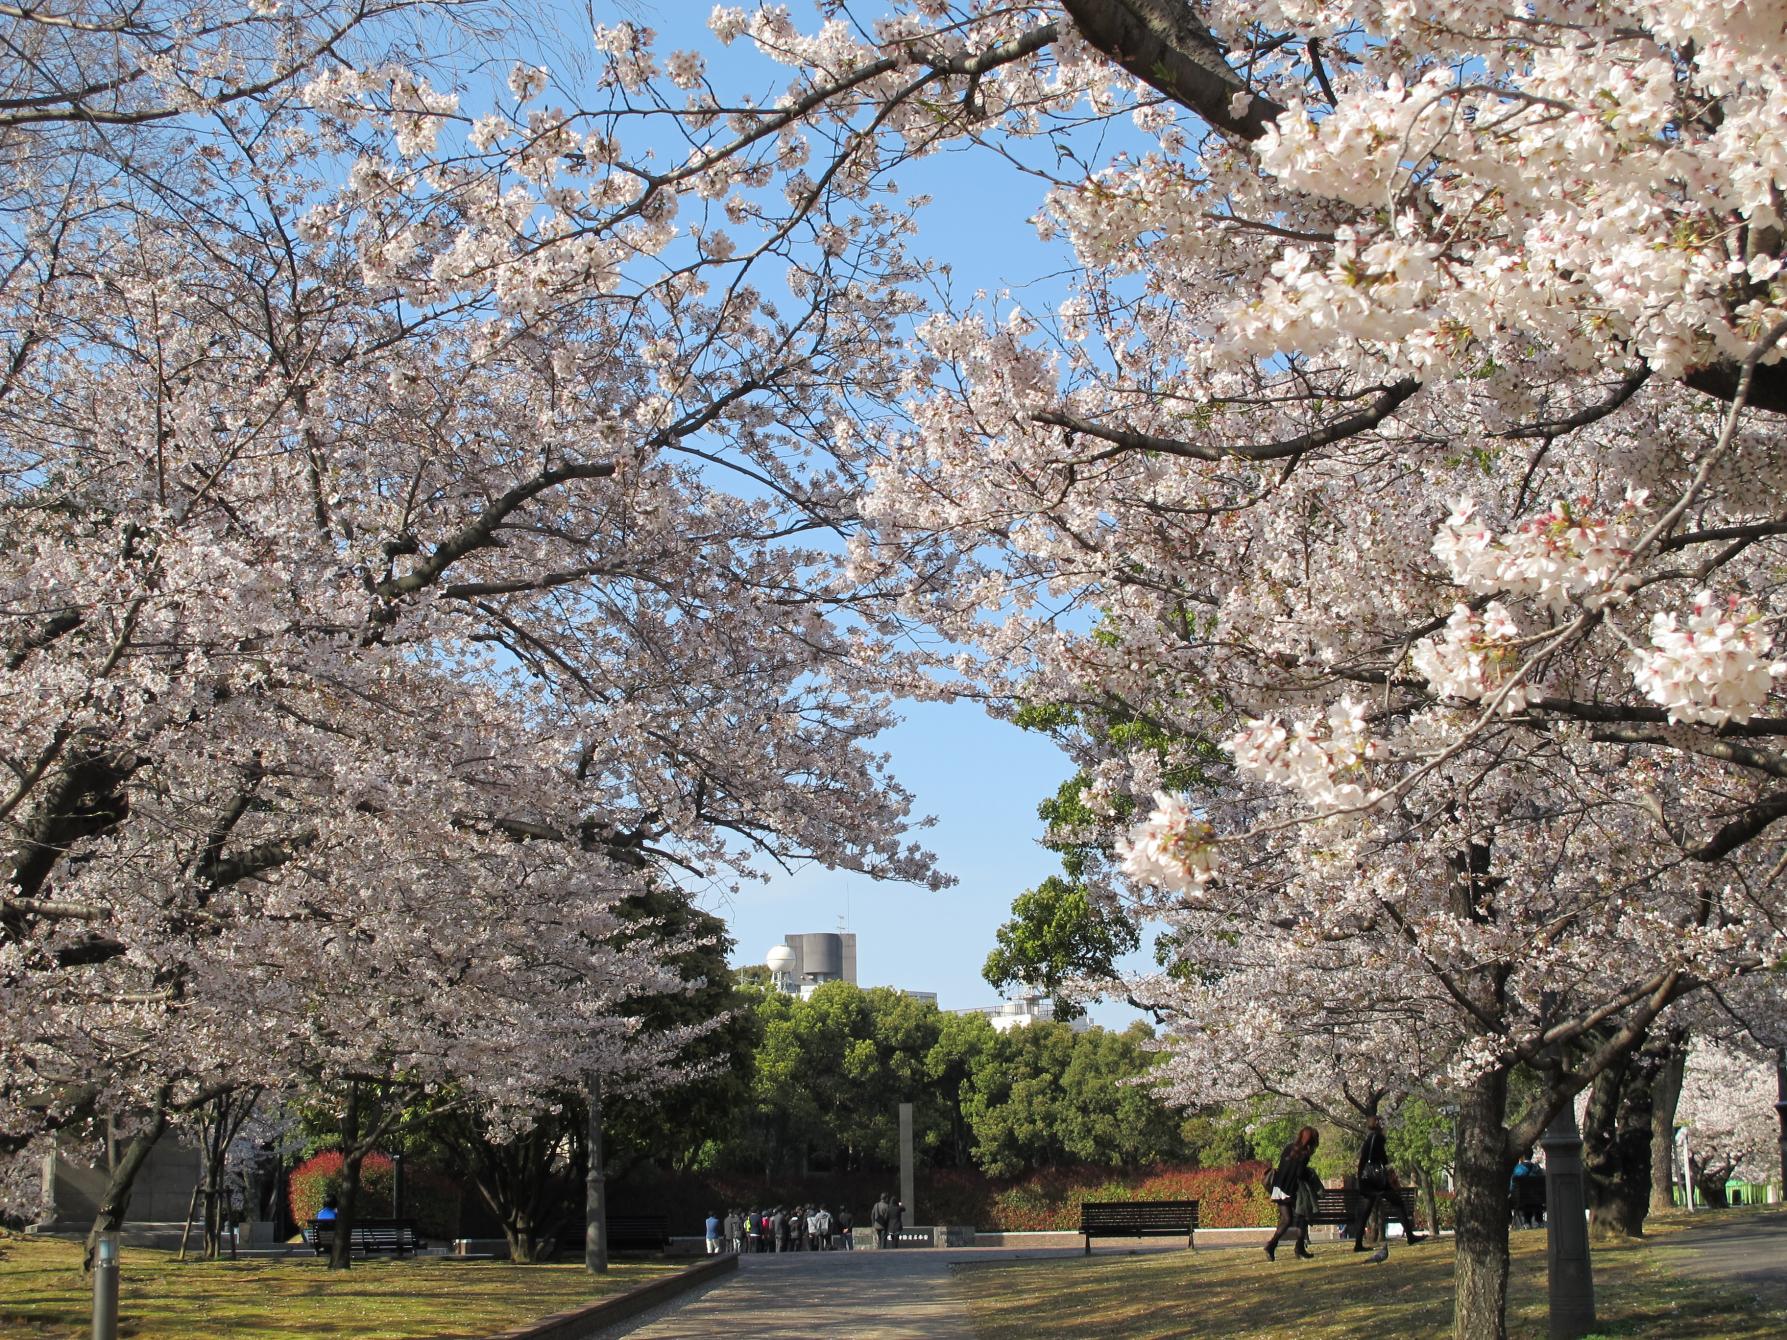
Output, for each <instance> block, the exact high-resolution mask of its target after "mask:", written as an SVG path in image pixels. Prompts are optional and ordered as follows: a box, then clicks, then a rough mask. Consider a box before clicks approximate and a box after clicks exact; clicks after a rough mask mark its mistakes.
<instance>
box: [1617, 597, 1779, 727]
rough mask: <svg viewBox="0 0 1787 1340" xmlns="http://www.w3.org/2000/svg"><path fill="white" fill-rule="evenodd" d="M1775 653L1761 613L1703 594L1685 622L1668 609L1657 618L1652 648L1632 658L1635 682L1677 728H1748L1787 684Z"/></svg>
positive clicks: (1653, 623) (1652, 626)
mask: <svg viewBox="0 0 1787 1340" xmlns="http://www.w3.org/2000/svg"><path fill="white" fill-rule="evenodd" d="M1773 646H1774V639H1773V638H1772V637H1771V636H1770V635H1769V632H1768V630H1767V627H1766V625H1764V623H1763V622H1762V619H1761V617H1760V615H1759V614H1758V613H1757V612H1756V611H1755V610H1754V609H1746V608H1745V607H1744V606H1743V604H1742V602H1740V601H1738V600H1736V599H1735V598H1733V599H1730V600H1723V601H1721V600H1718V599H1716V598H1715V597H1714V596H1713V594H1712V593H1711V592H1710V591H1701V592H1699V593H1698V594H1697V595H1695V597H1694V600H1693V603H1692V604H1691V605H1690V606H1689V608H1688V612H1687V616H1686V618H1685V619H1683V618H1678V616H1677V615H1676V613H1675V612H1674V611H1665V610H1659V611H1658V612H1657V613H1656V614H1653V615H1652V616H1651V623H1650V646H1649V647H1648V648H1644V649H1634V650H1633V652H1632V653H1631V670H1632V678H1633V680H1634V681H1636V683H1637V685H1638V687H1639V688H1640V689H1642V690H1643V691H1644V694H1645V696H1646V697H1648V698H1649V699H1650V700H1651V701H1652V702H1654V703H1656V704H1657V705H1658V706H1660V707H1663V708H1665V709H1667V710H1668V713H1669V719H1670V720H1671V721H1692V722H1704V723H1706V724H1708V725H1711V726H1723V725H1724V724H1725V723H1726V722H1728V721H1735V722H1738V723H1739V724H1743V723H1745V722H1748V721H1749V720H1750V718H1751V717H1753V716H1755V715H1756V713H1757V712H1759V711H1761V710H1762V708H1763V705H1764V704H1765V703H1766V702H1767V701H1768V696H1769V694H1770V693H1771V692H1773V690H1774V687H1775V683H1776V681H1777V680H1779V679H1781V678H1783V677H1787V661H1778V660H1776V661H1771V660H1769V659H1768V657H1769V653H1770V651H1771V650H1772V649H1773Z"/></svg>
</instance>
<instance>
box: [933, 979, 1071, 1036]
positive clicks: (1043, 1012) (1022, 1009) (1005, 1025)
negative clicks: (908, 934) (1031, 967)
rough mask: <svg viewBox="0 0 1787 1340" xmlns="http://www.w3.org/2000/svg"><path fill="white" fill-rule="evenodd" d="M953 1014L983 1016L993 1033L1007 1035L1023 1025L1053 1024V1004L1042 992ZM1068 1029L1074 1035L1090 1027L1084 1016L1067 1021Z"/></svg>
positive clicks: (1032, 990) (1030, 992)
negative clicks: (1070, 1029) (1071, 1030)
mask: <svg viewBox="0 0 1787 1340" xmlns="http://www.w3.org/2000/svg"><path fill="white" fill-rule="evenodd" d="M952 1013H955V1014H984V1015H985V1016H986V1017H987V1022H988V1023H990V1024H992V1026H993V1028H994V1030H995V1031H997V1032H1000V1033H1008V1032H1010V1031H1011V1030H1012V1029H1014V1028H1022V1027H1023V1026H1024V1025H1025V1024H1034V1023H1053V1022H1055V1002H1054V1001H1053V1000H1052V999H1051V998H1050V997H1048V996H1046V995H1044V994H1043V993H1042V992H1040V991H1037V990H1034V989H1031V990H1027V991H1025V992H1024V993H1023V994H1022V995H1017V996H1013V997H1011V999H1009V1000H1002V1001H1000V1002H999V1003H998V1004H997V1005H980V1006H976V1007H975V1008H973V1009H968V1010H955V1011H952ZM1068 1027H1070V1028H1072V1029H1073V1031H1074V1032H1076V1033H1084V1032H1085V1031H1086V1029H1087V1028H1088V1027H1090V1025H1089V1024H1088V1023H1087V1022H1086V1019H1085V1016H1083V1015H1082V1016H1081V1017H1080V1018H1078V1019H1072V1020H1069V1021H1068Z"/></svg>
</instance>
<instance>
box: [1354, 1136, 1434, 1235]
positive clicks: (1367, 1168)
mask: <svg viewBox="0 0 1787 1340" xmlns="http://www.w3.org/2000/svg"><path fill="white" fill-rule="evenodd" d="M1380 1204H1383V1205H1388V1206H1390V1207H1391V1208H1392V1209H1394V1210H1395V1211H1396V1213H1397V1214H1398V1215H1400V1216H1401V1218H1402V1226H1403V1228H1404V1229H1406V1230H1407V1231H1408V1235H1409V1241H1410V1242H1411V1243H1416V1242H1419V1241H1421V1237H1422V1235H1421V1234H1419V1233H1417V1232H1415V1221H1414V1220H1413V1219H1411V1218H1409V1207H1408V1202H1407V1201H1406V1200H1404V1199H1403V1198H1402V1188H1401V1187H1399V1186H1398V1185H1397V1184H1396V1170H1395V1169H1394V1168H1392V1167H1391V1166H1390V1149H1389V1146H1388V1145H1386V1144H1385V1143H1384V1121H1383V1118H1382V1117H1380V1116H1378V1115H1377V1114H1376V1113H1373V1114H1372V1115H1371V1117H1370V1118H1369V1119H1368V1120H1367V1121H1366V1123H1365V1142H1364V1143H1363V1144H1361V1145H1360V1146H1359V1205H1358V1209H1357V1210H1355V1211H1354V1214H1353V1219H1352V1222H1351V1223H1350V1224H1348V1225H1347V1232H1348V1233H1349V1234H1350V1235H1351V1237H1352V1239H1353V1250H1354V1251H1356V1252H1362V1251H1364V1250H1365V1226H1366V1225H1367V1224H1369V1223H1370V1222H1371V1216H1372V1214H1373V1212H1375V1211H1376V1209H1377V1207H1378V1206H1379V1205H1380ZM1389 1258H1390V1239H1389V1238H1388V1237H1387V1236H1386V1237H1385V1239H1384V1241H1383V1245H1382V1246H1380V1247H1379V1248H1378V1249H1377V1252H1376V1253H1375V1254H1374V1255H1373V1256H1372V1258H1371V1259H1372V1260H1373V1261H1387V1260H1388V1259H1389Z"/></svg>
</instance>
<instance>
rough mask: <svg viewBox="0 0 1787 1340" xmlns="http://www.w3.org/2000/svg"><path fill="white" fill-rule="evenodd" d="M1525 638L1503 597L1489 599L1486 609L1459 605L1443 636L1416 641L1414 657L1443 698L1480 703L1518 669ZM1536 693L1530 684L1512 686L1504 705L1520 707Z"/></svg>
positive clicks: (1513, 708)
mask: <svg viewBox="0 0 1787 1340" xmlns="http://www.w3.org/2000/svg"><path fill="white" fill-rule="evenodd" d="M1520 641H1521V639H1520V629H1519V627H1518V626H1517V625H1516V624H1515V622H1514V619H1513V616H1512V615H1510V614H1509V613H1508V611H1507V609H1506V608H1505V607H1504V606H1503V605H1502V604H1501V603H1500V602H1499V601H1494V600H1492V601H1490V602H1489V603H1488V604H1487V605H1485V606H1484V607H1483V610H1482V612H1481V613H1478V612H1477V611H1475V610H1473V609H1471V608H1470V607H1469V606H1468V605H1455V606H1454V607H1453V609H1452V615H1451V617H1450V618H1448V619H1447V620H1446V631H1445V633H1444V635H1443V636H1441V637H1438V638H1432V637H1424V638H1422V639H1421V640H1420V641H1418V642H1417V643H1415V645H1414V647H1413V648H1412V649H1411V650H1410V653H1409V661H1410V663H1411V664H1412V665H1413V666H1414V668H1415V671H1416V673H1417V674H1419V675H1420V676H1421V677H1422V678H1423V679H1425V680H1426V681H1427V682H1428V684H1429V685H1430V686H1432V688H1433V691H1434V692H1435V693H1437V694H1439V695H1440V696H1441V697H1443V698H1462V699H1464V700H1465V701H1466V702H1480V701H1482V700H1483V699H1484V698H1487V697H1489V696H1490V695H1491V694H1494V693H1496V692H1497V691H1498V690H1499V689H1500V688H1501V686H1502V685H1503V684H1504V683H1506V682H1507V681H1508V680H1509V679H1510V678H1511V677H1512V676H1513V674H1514V673H1515V672H1516V671H1517V670H1518V669H1519V667H1520ZM1531 692H1532V690H1531V689H1530V687H1529V686H1527V685H1525V684H1516V685H1514V686H1513V687H1512V688H1509V689H1508V690H1507V692H1506V693H1504V694H1503V695H1502V699H1501V704H1502V710H1503V711H1505V712H1518V711H1520V710H1521V709H1522V708H1523V707H1525V706H1526V701H1527V698H1528V696H1529V695H1530V694H1531Z"/></svg>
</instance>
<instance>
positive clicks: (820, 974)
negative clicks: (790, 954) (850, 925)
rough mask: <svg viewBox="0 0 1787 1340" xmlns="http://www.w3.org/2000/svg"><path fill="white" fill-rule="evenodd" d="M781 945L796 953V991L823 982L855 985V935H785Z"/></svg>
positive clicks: (794, 971) (829, 932)
mask: <svg viewBox="0 0 1787 1340" xmlns="http://www.w3.org/2000/svg"><path fill="white" fill-rule="evenodd" d="M782 942H783V943H784V944H786V945H787V946H788V948H790V949H792V950H793V951H794V967H793V969H792V974H793V977H794V983H795V985H796V986H797V987H806V986H818V985H819V984H820V983H821V982H849V983H850V984H851V985H852V986H855V985H856V932H855V931H814V932H812V933H810V934H807V935H786V936H783V937H782Z"/></svg>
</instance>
